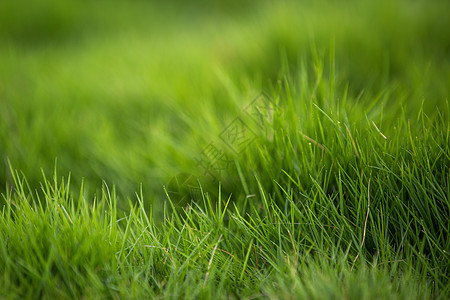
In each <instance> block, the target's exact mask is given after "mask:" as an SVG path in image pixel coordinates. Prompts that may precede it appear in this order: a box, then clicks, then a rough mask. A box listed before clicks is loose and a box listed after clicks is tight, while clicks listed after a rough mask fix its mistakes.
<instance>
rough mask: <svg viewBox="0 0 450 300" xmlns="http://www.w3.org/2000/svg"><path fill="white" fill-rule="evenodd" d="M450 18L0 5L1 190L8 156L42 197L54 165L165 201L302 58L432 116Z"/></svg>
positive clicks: (442, 9) (310, 5) (216, 4)
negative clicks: (178, 179) (182, 176)
mask: <svg viewBox="0 0 450 300" xmlns="http://www.w3.org/2000/svg"><path fill="white" fill-rule="evenodd" d="M449 11H450V2H449V1H438V0H436V1H419V0H416V1H400V0H394V1H252V0H245V1H243V0H239V1H238V0H232V1H219V0H213V1H206V0H197V1H143V0H140V1H138V0H135V1H118V0H117V1H72V0H69V1H52V0H43V1H39V0H38V1H25V0H15V1H8V0H6V1H1V2H0V154H1V158H2V161H1V165H0V166H1V168H0V191H2V192H4V191H5V189H6V186H7V184H8V185H9V186H12V183H11V176H10V175H9V174H10V171H9V167H8V160H9V161H10V162H11V164H12V166H13V168H15V169H19V170H21V171H23V172H24V174H25V175H26V176H27V179H28V180H29V182H30V185H31V186H32V188H38V187H39V182H40V181H41V179H42V175H41V171H40V169H41V168H42V169H43V170H44V172H46V174H47V175H50V174H51V173H52V172H53V170H54V168H55V159H56V158H57V170H58V174H59V175H64V176H67V174H68V173H69V172H70V173H71V176H72V184H73V186H74V187H75V189H76V188H77V187H79V186H80V184H81V180H82V178H84V180H85V185H86V193H89V194H90V193H95V192H96V191H97V190H98V189H99V188H100V187H101V186H102V180H104V181H105V182H106V183H107V184H108V185H113V184H114V185H115V186H116V189H117V192H118V194H119V195H120V196H121V198H122V199H125V198H126V197H132V198H133V197H134V193H135V192H136V191H139V185H140V184H141V183H142V187H143V191H144V195H145V196H146V200H147V201H149V202H155V201H160V200H162V199H164V198H165V195H164V190H163V186H164V185H167V184H168V182H169V181H170V180H171V179H172V178H173V177H174V176H175V175H177V174H179V173H189V174H190V173H192V174H196V175H198V176H201V170H199V169H198V166H196V161H195V160H196V159H197V157H198V155H199V152H200V151H201V150H202V149H203V148H204V147H205V146H206V145H207V144H208V143H209V142H211V141H214V140H217V137H218V135H219V134H220V132H221V131H222V130H223V128H224V127H225V126H226V125H227V124H228V123H229V122H230V121H231V120H233V118H235V117H236V116H238V115H239V114H240V113H241V111H242V110H243V107H245V105H246V104H248V103H250V102H251V101H252V100H253V99H254V98H255V97H256V96H257V95H259V93H261V92H266V93H268V94H271V93H272V92H273V89H272V87H274V86H276V85H277V82H278V81H277V80H279V79H282V78H283V77H284V76H286V73H292V74H291V75H293V76H294V77H295V76H296V74H298V73H300V70H299V67H300V66H302V63H303V64H304V66H305V67H306V68H311V72H314V70H313V64H312V63H310V62H311V61H313V60H314V59H315V57H316V56H318V57H320V58H322V59H323V60H324V61H325V62H326V63H327V64H329V65H330V66H331V65H333V64H334V65H335V69H336V74H333V75H334V76H336V78H335V82H336V86H338V87H342V89H343V88H344V87H345V86H346V85H347V84H348V88H349V94H350V95H354V96H355V97H356V96H357V95H358V94H360V93H361V92H362V91H364V93H365V94H366V95H369V97H371V96H370V95H373V97H376V96H377V95H380V93H382V92H383V91H386V90H390V91H391V92H392V93H391V96H390V97H391V98H390V99H391V101H404V102H405V110H406V111H407V110H408V104H407V103H408V102H407V100H406V99H410V100H411V99H412V101H415V104H414V106H417V103H419V105H420V103H421V102H422V100H423V99H426V105H425V106H424V109H425V110H427V109H428V110H433V109H435V108H436V106H437V107H440V106H441V105H443V104H444V102H445V100H446V99H447V97H448V87H449V86H450V58H449V54H450V32H449V28H450V18H448V12H449ZM327 70H328V69H327ZM329 72H332V71H331V69H330V70H329ZM330 76H331V75H330ZM410 100H408V101H410ZM354 105H360V106H362V107H363V106H364V103H355V104H354ZM387 108H388V106H387ZM230 172H231V173H232V172H234V171H233V170H230Z"/></svg>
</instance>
